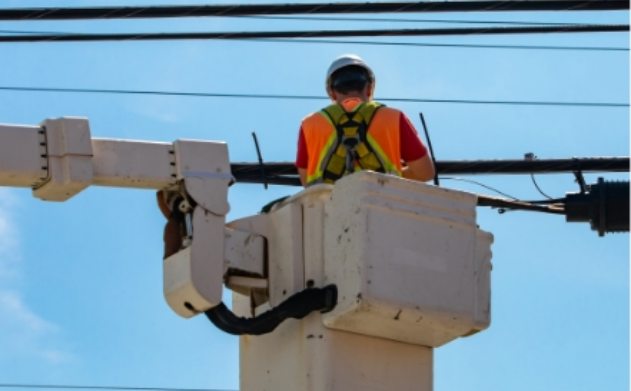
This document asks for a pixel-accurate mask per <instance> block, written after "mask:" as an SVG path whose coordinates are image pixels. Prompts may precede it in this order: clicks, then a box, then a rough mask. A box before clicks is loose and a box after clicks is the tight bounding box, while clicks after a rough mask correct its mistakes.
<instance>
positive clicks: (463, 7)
mask: <svg viewBox="0 0 631 391" xmlns="http://www.w3.org/2000/svg"><path fill="white" fill-rule="evenodd" d="M628 9H629V1H627V0H600V1H586V0H532V1H398V2H374V3H351V2H346V3H329V4H327V3H311V4H309V3H307V4H240V5H239V4H225V5H224V4H222V5H188V6H152V7H147V6H144V7H143V6H139V7H83V8H6V9H0V20H11V21H24V20H31V21H40V20H83V19H132V18H134V19H138V18H183V17H202V16H244V15H307V14H308V15H317V14H342V13H347V14H379V13H436V12H507V11H528V12H531V11H616V10H628Z"/></svg>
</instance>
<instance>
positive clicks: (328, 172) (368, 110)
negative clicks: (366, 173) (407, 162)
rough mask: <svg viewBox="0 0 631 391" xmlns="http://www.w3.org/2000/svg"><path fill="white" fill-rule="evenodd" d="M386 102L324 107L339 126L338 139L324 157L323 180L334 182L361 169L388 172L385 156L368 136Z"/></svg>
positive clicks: (324, 113) (322, 181)
mask: <svg viewBox="0 0 631 391" xmlns="http://www.w3.org/2000/svg"><path fill="white" fill-rule="evenodd" d="M381 107H384V105H382V104H380V103H377V102H363V103H360V104H359V105H357V106H356V107H355V109H353V110H352V111H350V112H348V111H346V110H345V109H344V107H342V106H341V105H339V104H333V105H331V106H328V107H326V108H324V109H322V110H321V111H320V113H321V114H322V115H323V116H324V117H325V118H327V119H328V120H329V122H330V123H331V125H333V127H334V128H335V132H336V139H335V141H334V142H333V143H332V144H331V146H330V147H329V149H328V151H327V152H326V155H325V156H324V158H323V159H322V160H321V163H320V169H321V172H322V177H321V178H319V179H320V180H318V181H317V182H319V183H334V182H335V181H337V180H338V179H340V178H341V177H343V176H344V175H347V174H350V173H353V172H355V171H356V167H355V163H357V164H358V165H359V167H360V169H361V170H371V171H376V172H385V171H386V170H385V166H386V164H385V163H384V160H383V157H382V156H379V154H378V153H377V152H375V148H373V146H372V145H371V143H370V142H369V140H368V138H367V132H368V127H369V126H370V122H371V121H372V119H373V117H374V115H375V113H376V112H377V110H379V109H380V108H381Z"/></svg>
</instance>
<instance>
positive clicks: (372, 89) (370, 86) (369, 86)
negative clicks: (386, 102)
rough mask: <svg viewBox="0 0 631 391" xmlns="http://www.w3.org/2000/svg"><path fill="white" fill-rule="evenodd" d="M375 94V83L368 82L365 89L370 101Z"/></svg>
mask: <svg viewBox="0 0 631 391" xmlns="http://www.w3.org/2000/svg"><path fill="white" fill-rule="evenodd" d="M374 93H375V83H371V82H368V83H367V84H366V87H364V94H366V96H367V97H368V99H372V98H373V94H374Z"/></svg>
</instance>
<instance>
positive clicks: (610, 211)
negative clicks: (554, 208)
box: [565, 178, 629, 236]
mask: <svg viewBox="0 0 631 391" xmlns="http://www.w3.org/2000/svg"><path fill="white" fill-rule="evenodd" d="M588 190H589V191H587V192H580V193H567V194H566V198H565V219H566V221H567V222H589V223H590V225H591V227H592V230H594V231H598V235H599V236H604V235H605V233H612V232H629V181H605V180H604V179H603V178H598V182H597V183H594V184H591V185H590V186H589V188H588Z"/></svg>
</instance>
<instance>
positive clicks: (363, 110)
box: [357, 102, 385, 130]
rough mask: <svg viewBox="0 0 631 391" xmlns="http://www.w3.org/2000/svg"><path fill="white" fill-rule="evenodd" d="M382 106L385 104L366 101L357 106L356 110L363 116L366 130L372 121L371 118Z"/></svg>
mask: <svg viewBox="0 0 631 391" xmlns="http://www.w3.org/2000/svg"><path fill="white" fill-rule="evenodd" d="M382 107H385V105H383V104H381V103H379V102H366V103H363V104H361V105H360V106H359V107H358V108H357V111H358V112H359V113H360V114H361V116H362V117H364V122H365V123H366V130H368V127H369V126H370V123H371V122H372V119H373V118H374V116H375V113H376V112H377V110H379V109H380V108H382Z"/></svg>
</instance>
